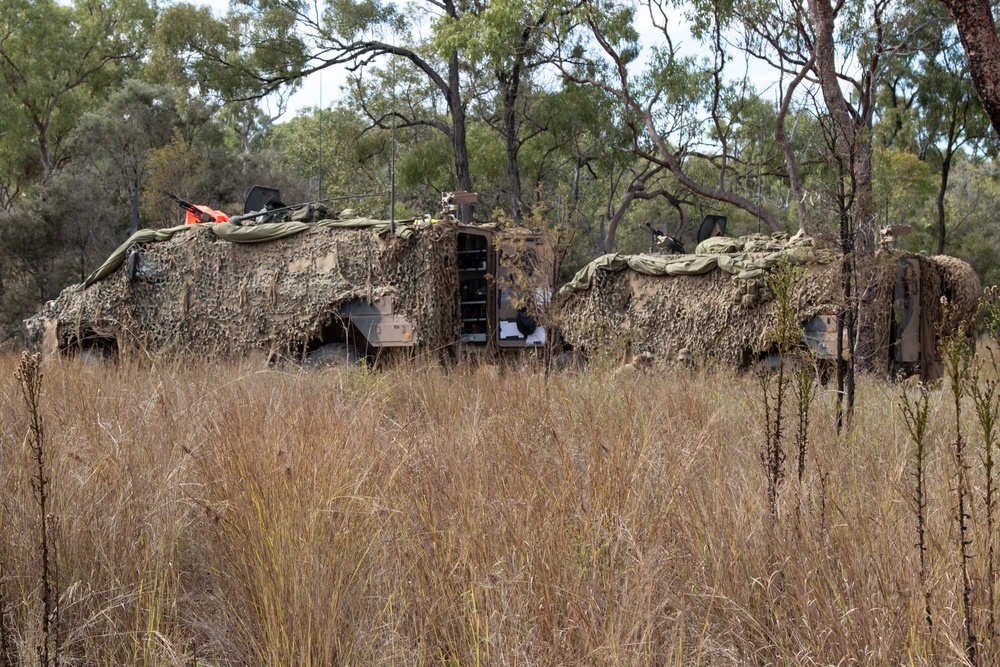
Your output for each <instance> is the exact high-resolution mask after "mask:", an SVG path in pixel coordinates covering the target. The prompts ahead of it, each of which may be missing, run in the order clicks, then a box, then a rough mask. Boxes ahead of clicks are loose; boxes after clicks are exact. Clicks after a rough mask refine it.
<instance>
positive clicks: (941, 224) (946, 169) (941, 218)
mask: <svg viewBox="0 0 1000 667" xmlns="http://www.w3.org/2000/svg"><path fill="white" fill-rule="evenodd" d="M951 144H952V142H951V137H948V146H947V148H946V149H945V153H944V160H943V161H942V162H941V186H940V187H939V188H938V195H937V210H938V249H937V251H938V254H939V255H943V254H944V242H945V231H946V230H945V210H944V195H945V193H946V192H947V191H948V175H949V174H950V172H951V158H952V156H953V155H954V149H953V148H952V145H951Z"/></svg>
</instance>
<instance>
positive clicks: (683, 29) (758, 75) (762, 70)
mask: <svg viewBox="0 0 1000 667" xmlns="http://www.w3.org/2000/svg"><path fill="white" fill-rule="evenodd" d="M191 1H192V4H195V5H198V6H208V7H210V8H211V10H212V12H213V13H214V14H215V15H216V16H220V17H221V16H223V15H224V14H225V13H226V11H227V10H228V8H229V0H191ZM635 27H636V30H637V31H638V32H639V36H640V42H641V44H642V46H643V55H642V57H641V58H640V60H639V62H640V63H642V64H644V63H645V59H646V56H647V55H648V53H649V48H650V47H651V46H654V45H656V44H662V43H663V36H662V33H661V32H660V31H659V30H658V29H657V28H656V27H654V26H653V23H652V21H651V19H650V15H649V10H648V9H647V8H646V7H644V6H639V7H637V9H636V21H635ZM669 29H670V36H671V38H672V39H673V40H674V45H675V46H677V47H678V48H679V50H680V52H681V54H682V55H692V56H699V55H706V54H705V52H704V50H703V49H702V47H701V46H700V45H699V44H698V41H697V40H696V39H695V38H694V36H693V35H692V34H691V32H690V30H688V28H687V21H686V20H685V19H684V17H683V15H682V13H681V12H678V13H677V15H676V16H673V17H671V20H670V26H669ZM736 53H737V54H738V51H737V52H736ZM744 68H746V69H747V70H748V71H749V74H750V79H751V81H753V82H754V84H755V85H756V86H757V88H758V90H759V91H761V94H762V95H764V96H765V97H767V96H770V97H773V93H768V92H766V91H765V89H766V88H768V86H770V85H772V83H773V81H774V73H773V71H771V70H770V68H769V67H768V66H767V65H765V64H763V63H759V62H755V61H753V60H751V61H750V62H749V63H748V64H746V65H744V64H743V63H740V62H733V63H732V65H731V69H732V72H733V74H734V75H736V74H739V75H742V72H743V69H744ZM346 82H347V76H346V69H345V68H344V67H342V66H340V67H328V68H327V69H325V70H322V71H320V72H317V73H316V74H313V75H312V76H309V77H307V78H306V79H305V80H304V81H303V83H302V87H301V88H300V89H299V90H297V91H296V92H295V93H294V94H293V95H292V96H291V98H290V99H289V101H288V110H287V112H286V114H285V116H284V117H283V118H282V120H283V121H284V120H288V119H290V118H292V117H293V116H294V115H295V114H296V113H297V112H298V111H300V110H301V109H304V108H307V107H320V106H322V107H328V106H330V104H331V103H332V102H334V101H336V100H337V99H339V98H340V89H341V86H343V85H344V84H345V83H346Z"/></svg>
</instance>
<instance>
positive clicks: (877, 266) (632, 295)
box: [560, 221, 982, 379]
mask: <svg viewBox="0 0 1000 667" xmlns="http://www.w3.org/2000/svg"><path fill="white" fill-rule="evenodd" d="M706 222H709V221H706ZM716 222H717V221H716ZM703 227H705V225H703ZM723 228H724V225H723ZM718 231H719V229H718V225H717V224H716V226H715V232H716V233H718ZM658 241H659V240H658ZM667 242H668V244H669V247H674V248H676V246H677V244H676V243H674V240H672V239H669V238H668V239H667ZM657 245H659V246H661V247H663V246H665V245H667V244H664V243H662V242H658V244H657ZM885 245H886V246H887V247H884V248H883V249H881V250H880V251H879V252H878V253H877V254H876V256H875V257H874V258H872V259H871V260H870V261H869V262H868V263H866V265H865V266H864V267H863V273H864V275H865V276H867V277H868V278H867V279H866V280H865V282H864V284H863V285H862V287H863V289H864V292H863V294H862V296H861V298H862V299H863V301H864V304H865V307H864V308H862V309H861V320H860V322H859V332H860V336H859V344H858V346H857V350H858V357H859V359H860V358H861V357H862V356H863V357H864V361H865V363H866V365H867V366H868V367H870V368H872V369H874V370H884V371H885V372H887V373H889V374H891V375H892V376H893V377H895V376H896V375H897V374H899V373H903V374H907V375H908V374H913V373H919V374H920V376H921V377H922V378H923V379H933V378H937V377H940V375H941V365H940V360H939V359H938V357H937V337H936V335H937V329H938V326H939V323H940V322H941V308H942V305H941V297H946V298H947V300H948V302H949V303H950V304H951V306H950V307H951V308H952V309H953V315H954V319H955V320H956V321H957V320H961V319H965V318H969V317H972V316H973V314H974V313H975V311H976V307H977V300H978V298H979V296H980V294H981V292H982V287H981V285H980V282H979V279H978V278H977V277H976V274H975V272H974V271H973V270H972V268H971V267H970V266H969V265H968V264H966V263H965V262H963V261H961V260H959V259H956V258H954V257H947V256H935V257H929V256H925V255H916V254H912V253H907V252H901V251H897V250H892V249H889V247H888V246H889V245H891V244H890V243H886V244H885ZM842 259H843V256H842V254H841V253H840V252H839V251H838V250H837V249H835V248H824V247H822V246H821V244H818V243H816V242H815V241H814V239H812V238H809V237H806V236H804V235H801V234H799V235H796V236H795V237H793V238H791V239H789V238H788V236H787V234H776V235H773V236H765V235H759V234H758V235H753V236H748V237H742V238H730V237H724V236H714V237H713V236H708V238H706V239H705V240H703V241H702V242H701V243H700V244H699V245H698V247H697V249H696V250H695V253H693V254H646V255H618V254H611V255H604V256H602V257H599V258H597V259H596V260H594V261H593V262H591V263H590V264H588V265H587V266H585V267H584V268H583V269H581V270H580V272H579V273H578V274H577V275H576V276H575V278H574V279H573V280H572V281H571V282H569V283H568V284H567V285H565V286H563V287H562V289H561V290H560V295H561V297H562V298H563V303H562V314H561V333H562V335H563V337H564V338H565V340H566V341H567V342H568V343H569V344H571V345H572V346H573V347H574V349H576V350H582V351H583V352H584V353H594V352H598V353H600V352H601V351H602V350H605V351H609V352H611V353H615V354H626V355H629V354H631V355H637V354H652V355H653V357H654V358H655V359H657V360H658V361H661V362H662V361H663V360H667V361H671V360H676V359H678V358H682V359H690V358H692V357H696V358H697V357H700V358H703V359H705V360H706V361H709V362H712V361H715V362H720V363H724V364H727V365H733V366H737V367H744V368H746V367H749V366H750V365H752V364H754V363H757V362H759V361H764V362H767V361H769V360H772V359H773V355H774V354H775V350H774V345H773V343H772V339H773V337H772V336H771V333H772V327H773V326H774V320H775V315H774V313H775V303H774V299H773V295H772V294H771V292H770V290H769V289H768V286H767V280H766V276H767V274H768V272H769V271H771V270H773V268H774V267H775V266H777V265H778V264H779V263H780V262H786V263H787V264H789V265H793V266H795V267H798V268H799V269H801V271H802V272H803V277H802V278H801V280H800V281H799V283H798V286H797V288H796V290H795V295H794V300H795V307H796V311H797V316H798V320H799V323H800V324H801V325H802V327H803V328H804V330H805V335H804V337H803V346H805V347H808V348H809V349H811V350H812V351H813V352H814V353H815V355H816V357H817V358H818V359H821V360H831V359H835V358H836V356H837V346H838V340H837V313H839V312H843V311H844V308H845V306H844V299H843V289H842V267H843V262H842ZM842 344H843V343H842ZM844 347H845V348H846V345H844Z"/></svg>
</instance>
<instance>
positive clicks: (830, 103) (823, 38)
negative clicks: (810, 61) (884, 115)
mask: <svg viewBox="0 0 1000 667" xmlns="http://www.w3.org/2000/svg"><path fill="white" fill-rule="evenodd" d="M809 14H810V17H811V18H812V23H813V29H814V30H815V33H816V36H815V43H814V45H813V57H814V58H815V61H816V64H815V70H816V75H817V77H818V78H819V82H820V87H821V88H822V90H823V100H824V101H825V102H826V106H827V109H828V110H829V111H830V118H831V120H832V122H833V128H834V133H835V140H836V146H837V149H838V150H839V151H840V153H841V157H842V159H843V160H844V162H845V163H847V164H850V169H851V173H850V174H849V176H850V183H851V188H850V192H849V193H846V194H847V196H850V197H851V200H852V201H851V206H850V211H849V215H850V218H851V228H852V229H851V231H852V236H853V238H852V239H851V241H850V245H851V250H850V251H856V252H857V253H858V254H859V255H862V256H863V255H870V254H872V253H873V252H874V251H875V193H874V190H873V188H872V141H871V136H872V135H871V115H870V114H868V113H865V112H864V111H863V110H862V111H860V112H859V113H857V114H856V117H857V120H855V117H854V116H852V114H851V110H850V107H849V106H848V104H847V100H846V99H845V98H844V93H843V90H842V89H841V87H840V79H839V78H838V76H837V54H836V44H835V42H834V39H833V34H834V27H835V26H834V19H835V13H834V11H833V7H832V6H831V5H830V0H809ZM865 106H866V105H865V104H864V101H861V102H859V107H861V108H862V109H863V108H864V107H865ZM845 252H848V250H847V249H845Z"/></svg>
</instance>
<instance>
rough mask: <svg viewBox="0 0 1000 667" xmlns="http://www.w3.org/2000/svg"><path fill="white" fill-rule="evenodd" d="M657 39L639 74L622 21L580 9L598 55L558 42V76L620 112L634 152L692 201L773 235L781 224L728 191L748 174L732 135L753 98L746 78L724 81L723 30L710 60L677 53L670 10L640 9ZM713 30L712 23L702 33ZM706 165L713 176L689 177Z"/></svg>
mask: <svg viewBox="0 0 1000 667" xmlns="http://www.w3.org/2000/svg"><path fill="white" fill-rule="evenodd" d="M645 6H646V10H647V11H649V16H650V21H651V23H652V25H653V26H654V27H655V29H656V31H657V34H658V36H659V38H660V41H659V43H657V44H654V45H653V46H652V47H651V48H650V53H649V55H648V57H647V59H646V62H645V63H644V67H643V68H642V70H641V71H639V72H637V71H636V70H637V69H639V64H640V63H639V61H638V55H639V45H638V41H637V35H636V34H635V33H634V31H633V32H631V33H630V32H629V31H628V30H627V29H624V28H623V26H622V25H621V22H622V18H621V17H620V16H618V15H615V14H609V12H607V11H605V7H604V5H603V4H602V3H600V2H597V1H592V0H585V1H584V2H582V3H580V6H579V9H578V12H579V21H580V22H581V23H582V24H583V25H586V26H587V27H588V28H589V30H590V32H591V35H592V38H593V41H594V42H595V43H596V45H597V46H596V52H597V53H596V56H594V55H588V54H587V53H585V52H583V51H581V50H580V49H579V47H578V45H576V44H574V43H565V42H558V43H557V49H558V50H557V52H556V54H555V56H556V58H557V62H558V66H559V67H560V68H561V71H562V73H563V76H564V77H566V78H567V79H569V80H571V81H574V82H576V83H579V84H588V85H591V86H594V87H596V88H598V89H600V90H602V91H604V92H605V93H606V94H608V95H610V96H611V97H612V98H613V99H615V100H617V103H618V104H619V105H620V113H621V115H622V118H623V121H624V124H625V127H627V128H628V132H629V135H630V137H629V138H630V143H631V150H632V152H633V153H634V154H635V155H636V156H637V157H639V158H640V159H642V160H645V161H647V162H649V163H651V164H653V165H658V166H659V167H661V169H662V170H663V171H666V172H669V173H670V175H671V176H672V177H673V178H674V179H676V181H677V183H679V184H680V185H681V186H683V187H684V188H685V189H686V190H687V191H688V192H690V193H691V194H693V195H695V196H697V197H700V198H705V199H710V200H715V201H718V202H721V203H724V204H727V205H731V206H734V207H736V208H739V209H742V210H744V211H747V212H748V213H750V214H751V215H753V216H756V217H759V218H760V219H761V220H762V221H763V222H764V223H765V224H766V225H767V226H768V227H769V228H770V229H772V230H775V231H777V230H780V229H782V225H781V222H780V220H779V218H778V217H777V216H776V215H775V214H774V212H773V211H772V210H769V208H768V207H766V206H764V205H763V202H760V201H759V200H754V199H753V198H750V197H747V196H744V195H742V194H740V193H739V192H738V191H737V190H736V189H735V188H734V187H732V186H733V178H732V177H733V176H734V174H735V170H737V169H746V168H747V166H748V165H747V162H746V160H745V159H744V157H745V156H740V155H739V154H737V153H736V152H734V150H733V149H734V148H735V146H734V145H733V144H732V139H733V134H734V132H735V131H736V130H737V129H738V128H739V126H740V125H741V124H742V123H743V122H744V121H745V119H744V118H743V115H744V113H745V111H746V109H747V108H748V107H747V101H748V100H752V99H753V98H754V96H755V93H754V91H753V90H752V86H750V85H749V83H748V81H747V78H746V77H745V76H744V77H742V78H736V79H735V80H734V79H730V78H728V77H727V76H726V75H725V67H726V64H727V62H728V60H729V57H728V54H727V52H726V50H725V48H724V45H723V44H722V41H721V29H722V24H721V23H719V22H718V21H716V22H715V23H714V25H716V26H718V29H716V30H715V31H714V34H715V36H716V38H715V39H714V40H713V41H711V42H710V44H709V53H710V57H709V58H707V59H700V58H695V57H691V56H684V55H682V54H681V52H680V49H679V46H678V45H677V44H676V43H675V41H674V38H673V36H672V27H671V25H670V19H669V17H670V16H672V15H673V14H674V9H673V8H672V7H669V6H668V5H667V4H659V3H657V2H656V1H655V0H652V1H650V2H647V3H645ZM710 25H712V22H711V21H708V22H706V26H710ZM704 164H708V165H710V171H711V176H710V177H708V178H705V177H704V175H699V176H698V177H695V176H694V173H695V171H697V170H698V168H699V165H704Z"/></svg>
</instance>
